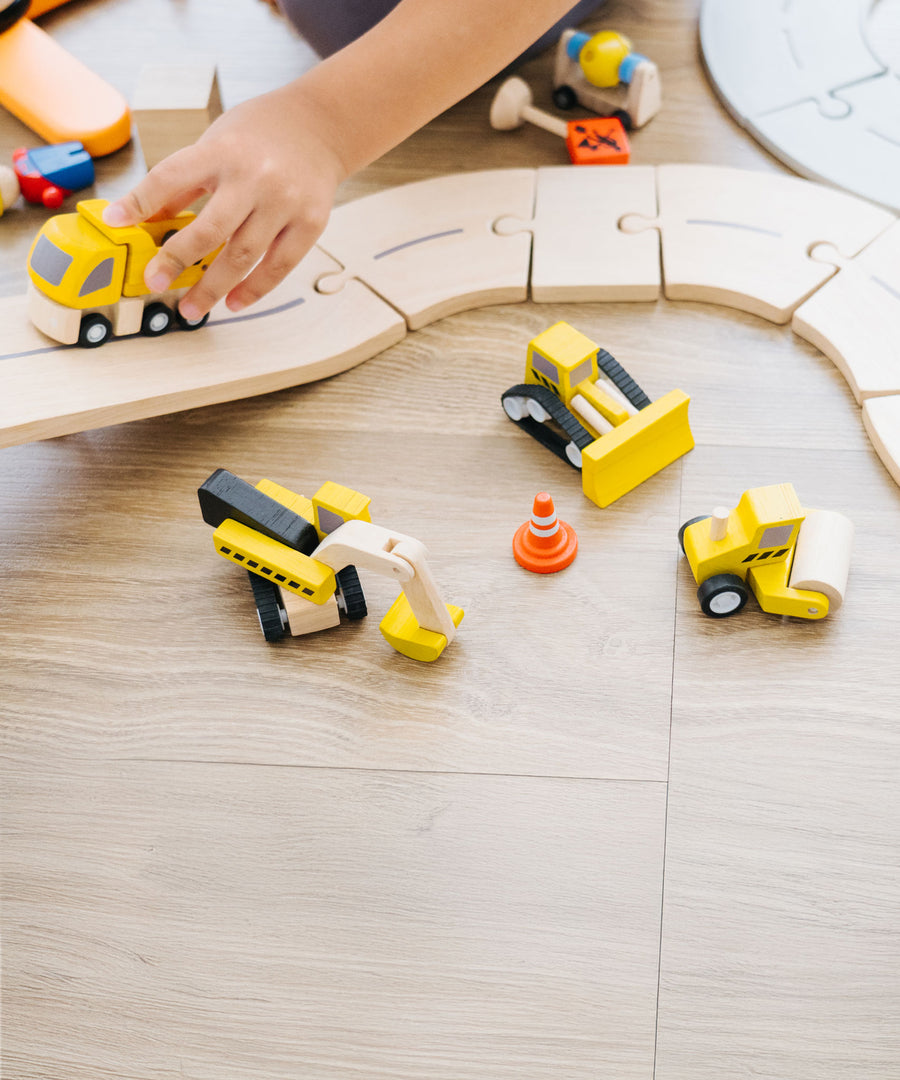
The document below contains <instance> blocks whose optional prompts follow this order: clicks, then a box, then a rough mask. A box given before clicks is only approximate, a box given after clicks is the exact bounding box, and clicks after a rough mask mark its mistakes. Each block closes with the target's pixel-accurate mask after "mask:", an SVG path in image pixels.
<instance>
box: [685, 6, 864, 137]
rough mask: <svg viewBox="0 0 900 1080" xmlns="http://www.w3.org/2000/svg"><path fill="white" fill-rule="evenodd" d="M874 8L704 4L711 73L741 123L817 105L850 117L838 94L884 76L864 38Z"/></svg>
mask: <svg viewBox="0 0 900 1080" xmlns="http://www.w3.org/2000/svg"><path fill="white" fill-rule="evenodd" d="M871 7H872V0H791V2H789V3H785V2H784V0H704V3H703V8H702V11H701V15H700V42H701V46H702V49H703V58H704V60H705V62H706V67H707V71H708V72H709V75H710V78H711V79H712V81H713V83H714V85H715V86H716V88H717V89H718V91H719V93H720V94H721V95H722V96H723V98H724V99H725V101H726V103H727V104H728V105H729V106H730V108H731V109H732V110H733V111H734V112H735V113H736V115H737V117H738V119H739V120H741V121H743V120H744V119H753V120H755V119H756V118H757V117H759V116H762V115H765V114H766V113H770V112H772V111H773V110H776V109H779V108H782V107H784V106H786V105H795V104H797V103H798V102H801V101H815V103H816V107H817V108H818V109H819V110H820V111H821V112H822V113H825V114H827V115H831V116H840V115H845V114H846V112H847V106H846V105H845V104H842V103H841V102H840V101H838V100H836V99H835V98H834V97H833V96H832V94H833V91H835V90H837V89H839V88H840V87H842V86H848V85H850V84H852V83H855V82H858V81H859V80H861V79H867V78H871V77H872V76H874V75H878V74H880V73H881V72H883V71H884V65H883V63H882V62H881V61H880V60H879V59H878V58H877V57H876V56H875V55H874V54H873V53H872V50H871V49H870V47H869V44H868V42H867V40H866V37H865V35H864V33H863V27H864V25H865V21H866V17H867V14H868V12H869V9H870V8H871Z"/></svg>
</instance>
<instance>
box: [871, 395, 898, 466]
mask: <svg viewBox="0 0 900 1080" xmlns="http://www.w3.org/2000/svg"><path fill="white" fill-rule="evenodd" d="M862 415H863V424H864V425H865V428H866V432H867V433H868V436H869V439H870V440H871V442H872V445H873V446H874V447H875V451H876V453H877V454H878V456H879V457H880V458H881V460H882V462H883V463H884V467H885V468H886V469H887V471H888V472H889V473H890V474H891V476H892V477H893V478H894V481H895V482H896V483H897V484H900V395H892V396H890V397H873V398H867V399H866V400H865V401H864V402H863V407H862Z"/></svg>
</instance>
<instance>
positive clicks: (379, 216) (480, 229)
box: [319, 169, 535, 330]
mask: <svg viewBox="0 0 900 1080" xmlns="http://www.w3.org/2000/svg"><path fill="white" fill-rule="evenodd" d="M534 184H535V173H534V170H532V169H495V170H490V171H486V172H473V173H459V174H455V175H452V176H441V177H437V178H436V179H433V180H423V181H420V182H419V183H415V184H406V185H404V186H402V187H398V188H391V189H389V190H388V191H380V192H378V193H377V194H375V195H368V196H366V197H365V198H363V199H359V200H358V201H356V202H352V203H348V204H346V205H344V206H341V207H339V208H338V209H337V210H336V211H335V212H334V213H333V214H332V216H331V221H330V222H329V224H328V227H327V228H326V230H325V232H324V233H323V234H322V236H321V237H320V239H319V246H320V247H321V248H322V249H323V250H324V251H327V252H328V254H329V255H331V256H332V257H333V258H334V259H336V260H337V261H338V262H339V263H341V265H342V266H343V267H344V271H345V272H344V273H343V274H341V275H340V276H339V277H334V276H329V277H327V278H325V279H324V280H323V281H321V282H320V284H319V287H320V288H321V289H322V290H323V291H334V290H336V289H340V288H341V286H342V284H343V283H344V282H345V281H347V280H348V279H349V278H351V277H357V278H359V279H360V280H361V281H364V282H365V283H366V284H367V285H368V286H369V287H370V288H372V289H374V290H375V292H377V293H378V295H379V296H382V297H383V298H384V299H385V300H387V301H388V303H390V304H392V305H393V306H394V307H396V308H397V310H398V311H400V312H402V314H403V315H404V317H405V318H406V321H407V323H408V324H409V327H410V329H411V330H417V329H419V328H420V327H422V326H426V325H427V324H428V323H430V322H434V321H435V320H437V319H442V318H444V317H445V316H447V315H452V314H454V313H455V312H458V311H466V310H468V309H469V308H474V307H482V306H484V305H487V304H509V303H515V302H517V301H522V300H525V299H526V297H527V295H528V265H529V259H530V256H531V242H530V238H529V237H528V236H526V235H516V236H502V235H498V234H497V233H495V232H494V230H493V225H494V222H495V221H497V220H498V219H499V218H501V217H505V216H510V215H512V216H514V217H517V218H522V219H527V218H530V217H531V214H532V210H533V206H534Z"/></svg>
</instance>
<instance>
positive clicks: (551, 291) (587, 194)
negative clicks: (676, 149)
mask: <svg viewBox="0 0 900 1080" xmlns="http://www.w3.org/2000/svg"><path fill="white" fill-rule="evenodd" d="M627 213H636V214H644V215H646V216H648V217H652V216H653V215H654V214H655V213H656V170H655V169H653V168H652V167H649V166H636V165H629V166H628V167H627V168H620V169H580V168H572V167H571V166H568V165H562V166H550V167H547V168H540V169H538V170H537V191H536V197H535V210H534V216H533V219H532V220H531V221H529V222H520V221H516V220H515V219H514V218H504V219H502V220H501V221H499V222H498V223H497V231H503V232H504V233H508V232H512V231H514V230H516V229H530V230H531V232H532V256H531V298H532V299H533V300H535V301H537V302H538V303H555V302H561V301H572V302H579V301H593V300H606V301H616V300H656V299H657V298H658V297H659V293H660V284H661V272H660V256H659V234H658V233H657V232H655V231H654V230H652V229H648V230H646V231H645V232H642V233H625V232H622V231H621V230H620V229H619V219H620V218H621V217H622V216H623V215H625V214H627Z"/></svg>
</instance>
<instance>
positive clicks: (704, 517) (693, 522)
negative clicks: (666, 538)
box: [678, 514, 709, 555]
mask: <svg viewBox="0 0 900 1080" xmlns="http://www.w3.org/2000/svg"><path fill="white" fill-rule="evenodd" d="M708 520H709V514H704V515H702V516H701V517H695V518H691V519H690V521H686V522H685V523H684V524H683V525H682V526H681V528H680V529H679V530H678V545H679V547H680V548H681V554H682V555H686V554H687V552H686V551H685V550H684V534H685V531H686V530H687V529H688V528H689V526H691V525H696V524H697V522H698V521H708Z"/></svg>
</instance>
